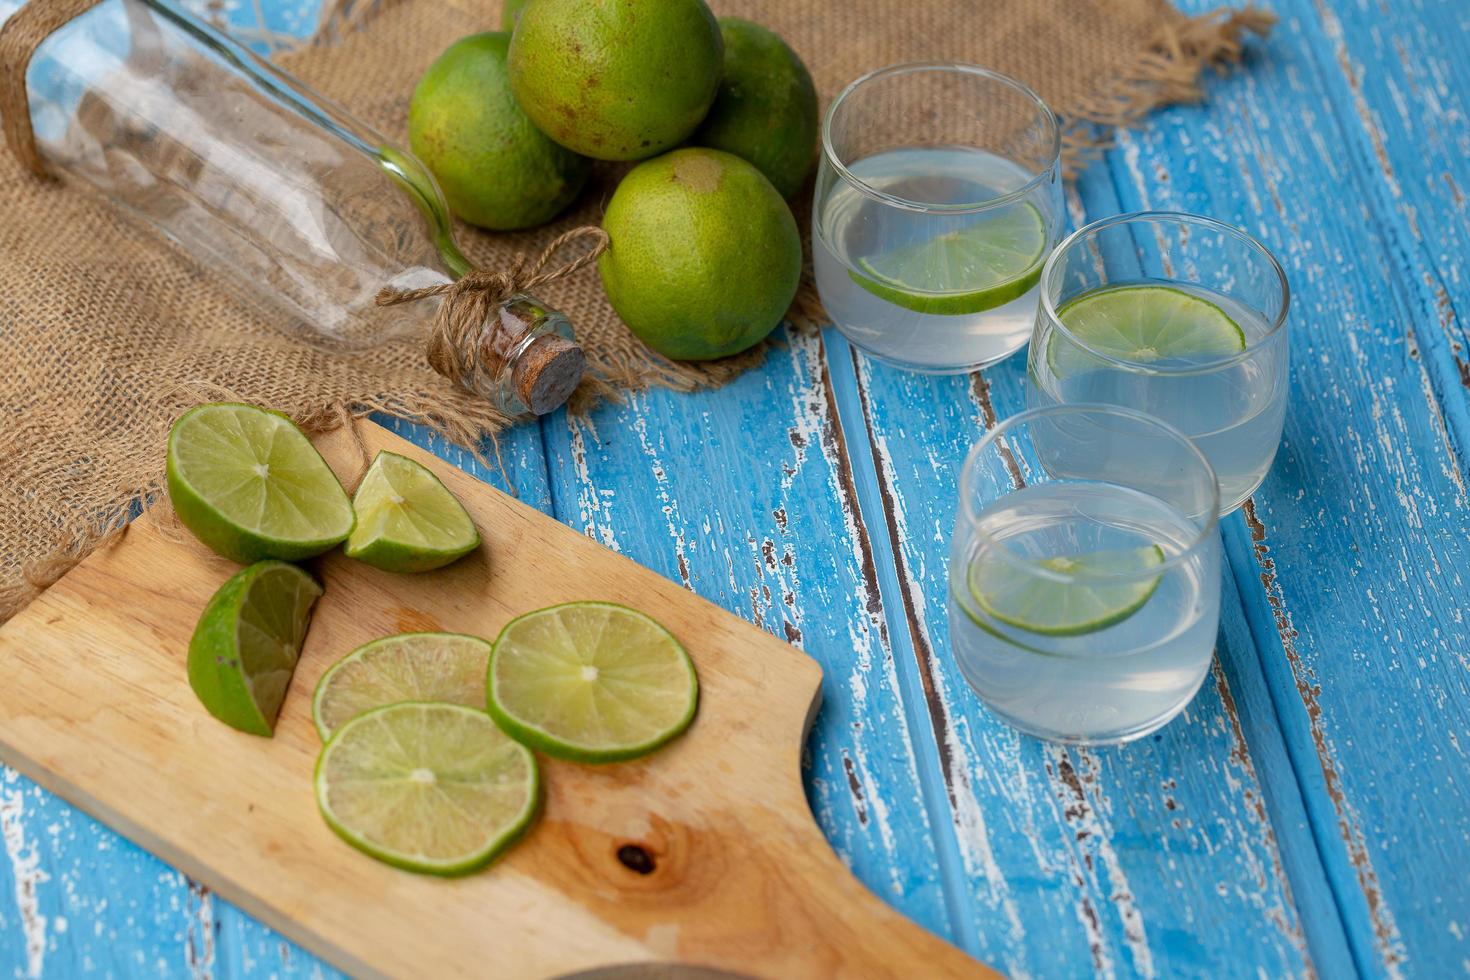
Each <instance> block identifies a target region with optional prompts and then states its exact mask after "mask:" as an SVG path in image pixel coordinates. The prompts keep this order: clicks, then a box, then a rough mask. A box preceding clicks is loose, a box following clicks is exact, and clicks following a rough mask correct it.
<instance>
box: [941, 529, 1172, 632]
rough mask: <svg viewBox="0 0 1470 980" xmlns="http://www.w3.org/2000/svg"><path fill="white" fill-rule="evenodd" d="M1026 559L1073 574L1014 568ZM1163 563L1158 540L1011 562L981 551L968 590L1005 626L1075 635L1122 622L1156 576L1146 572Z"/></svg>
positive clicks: (1142, 599) (1153, 585)
mask: <svg viewBox="0 0 1470 980" xmlns="http://www.w3.org/2000/svg"><path fill="white" fill-rule="evenodd" d="M1028 562H1029V563H1031V564H1033V565H1035V566H1037V567H1038V568H1043V569H1046V570H1048V571H1052V572H1057V573H1059V574H1063V575H1069V576H1077V578H1075V579H1073V580H1072V581H1066V582H1062V581H1057V580H1055V579H1049V578H1043V577H1042V576H1040V575H1034V574H1031V573H1029V572H1028V571H1026V570H1024V569H1022V568H1017V567H1016V563H1020V564H1025V563H1028ZM1163 563H1164V552H1163V550H1162V549H1161V548H1159V546H1158V545H1148V546H1147V547H1143V548H1118V549H1114V550H1108V551H1094V552H1090V553H1088V554H1085V555H1075V556H1057V557H1053V558H1041V559H1024V558H1017V559H1015V561H1014V562H1012V561H1006V560H1004V559H1002V558H1000V557H999V556H996V555H990V556H988V557H986V556H981V557H979V558H977V559H976V560H975V561H974V562H973V563H971V565H970V594H971V595H973V596H974V598H975V602H976V604H977V605H979V607H980V609H981V610H982V611H984V612H985V613H986V614H987V615H989V616H991V617H992V618H994V619H997V620H999V621H1000V622H1002V623H1005V624H1006V625H1007V626H1014V627H1015V628H1016V629H1021V630H1025V631H1027V632H1028V633H1039V634H1042V635H1044V636H1080V635H1082V634H1084V633H1093V632H1096V631H1097V630H1101V629H1105V628H1107V627H1109V626H1114V625H1116V624H1118V623H1121V622H1122V621H1123V620H1125V619H1127V618H1128V617H1129V616H1132V615H1133V614H1134V613H1136V612H1138V610H1140V609H1142V608H1143V606H1144V604H1145V603H1147V602H1148V600H1149V599H1150V597H1152V596H1153V594H1154V590H1155V589H1157V588H1158V587H1159V580H1160V578H1161V576H1159V575H1149V574H1148V572H1149V570H1150V569H1153V568H1157V567H1158V566H1160V565H1162V564H1163ZM1098 576H1115V577H1117V578H1118V581H1106V580H1100V579H1098V578H1097V577H1098Z"/></svg>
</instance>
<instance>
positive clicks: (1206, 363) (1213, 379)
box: [1027, 212, 1291, 513]
mask: <svg viewBox="0 0 1470 980" xmlns="http://www.w3.org/2000/svg"><path fill="white" fill-rule="evenodd" d="M1040 293H1041V297H1040V299H1041V302H1040V307H1039V309H1038V311H1037V316H1036V329H1035V332H1034V334H1033V335H1032V338H1031V352H1030V355H1029V370H1030V377H1029V380H1030V384H1029V386H1028V392H1027V401H1028V403H1029V404H1030V405H1032V406H1041V405H1054V404H1058V403H1061V404H1072V403H1078V402H1105V403H1108V404H1112V405H1125V406H1128V407H1130V408H1135V409H1138V410H1139V411H1142V412H1146V413H1148V414H1149V415H1155V416H1158V417H1159V418H1161V419H1163V420H1164V421H1166V422H1168V423H1169V424H1171V425H1173V426H1174V427H1175V428H1177V429H1179V430H1180V431H1181V432H1183V433H1184V434H1185V435H1187V436H1189V437H1190V438H1191V439H1192V440H1194V442H1195V444H1196V445H1198V446H1199V448H1200V449H1201V450H1202V451H1203V452H1204V454H1205V455H1206V456H1208V457H1209V460H1210V463H1211V464H1212V465H1213V466H1214V468H1215V473H1216V475H1217V476H1218V477H1219V480H1220V499H1221V505H1222V513H1229V512H1230V511H1232V510H1234V509H1235V508H1237V507H1239V506H1240V505H1241V504H1242V503H1244V502H1245V500H1246V498H1247V497H1249V496H1250V495H1251V494H1252V493H1253V492H1254V491H1255V489H1256V487H1258V486H1260V484H1261V481H1262V480H1263V479H1265V476H1266V471H1267V470H1269V469H1270V468H1271V462H1272V460H1273V459H1275V457H1276V447H1277V444H1278V443H1280V441H1281V429H1282V425H1283V423H1284V421H1285V418H1286V402H1287V383H1288V382H1287V358H1288V353H1289V345H1288V339H1287V325H1286V323H1287V321H1286V311H1287V307H1288V305H1289V304H1290V297H1291V293H1290V290H1289V289H1288V287H1287V282H1286V274H1285V273H1284V272H1283V271H1282V269H1281V265H1280V264H1279V263H1278V262H1277V261H1276V259H1275V258H1274V257H1273V256H1272V255H1271V253H1270V252H1268V251H1267V250H1266V248H1265V246H1263V245H1261V243H1260V242H1258V241H1256V240H1255V239H1254V238H1252V237H1250V236H1249V235H1247V234H1246V233H1245V232H1243V231H1240V230H1239V229H1237V228H1232V227H1231V226H1229V225H1226V224H1222V223H1220V222H1218V221H1214V220H1212V219H1210V218H1202V217H1199V216H1198V215H1192V214H1174V213H1167V212H1145V213H1140V214H1125V215H1120V216H1118V217H1115V218H1106V219H1104V220H1102V221H1098V222H1094V223H1093V224H1090V225H1088V226H1087V227H1085V228H1083V229H1081V230H1079V231H1077V232H1076V233H1075V234H1073V235H1072V236H1071V237H1070V238H1068V239H1067V240H1066V241H1064V242H1062V244H1061V245H1059V246H1057V249H1056V251H1055V252H1053V253H1052V255H1051V258H1050V259H1048V260H1047V263H1046V267H1045V268H1044V269H1043V270H1042V273H1041V286H1040Z"/></svg>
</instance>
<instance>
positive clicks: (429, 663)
mask: <svg viewBox="0 0 1470 980" xmlns="http://www.w3.org/2000/svg"><path fill="white" fill-rule="evenodd" d="M489 662H490V644H488V643H486V642H485V641H484V640H482V639H480V638H479V637H477V636H462V635H460V634H458V633H401V634H399V635H398V636H385V637H383V638H382V639H381V640H374V641H373V642H371V643H367V644H364V645H363V646H360V647H358V648H357V649H356V650H353V651H352V652H351V653H349V654H348V655H347V656H345V657H343V658H342V659H341V660H339V661H337V662H336V663H335V664H333V665H332V667H331V668H330V669H329V670H328V671H327V672H326V673H325V674H323V675H322V679H321V680H320V681H318V682H317V685H316V696H315V697H314V698H312V702H311V717H312V720H314V721H315V722H316V730H317V732H318V733H319V734H320V735H321V737H322V741H323V742H325V741H326V740H327V739H329V738H331V737H332V733H333V732H334V731H336V730H337V729H339V728H341V727H342V726H343V725H345V724H346V723H347V722H349V721H351V720H352V719H353V718H356V717H357V716H358V715H360V714H362V713H363V712H365V711H370V710H372V709H373V708H381V707H382V706H383V705H385V704H397V703H398V702H400V701H438V702H444V703H448V704H462V705H465V706H466V707H470V708H475V709H477V710H483V709H484V707H485V670H486V665H487V664H489Z"/></svg>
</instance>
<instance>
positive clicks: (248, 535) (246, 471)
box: [168, 403, 352, 563]
mask: <svg viewBox="0 0 1470 980" xmlns="http://www.w3.org/2000/svg"><path fill="white" fill-rule="evenodd" d="M168 495H169V499H170V500H172V501H173V505H174V510H175V511H176V512H177V513H178V515H179V520H180V521H182V522H183V523H184V526H185V527H187V528H188V529H189V530H190V531H193V532H194V535H195V536H196V537H198V538H199V540H200V541H203V542H204V543H205V544H207V545H209V547H211V548H213V549H214V550H215V551H217V552H218V553H219V554H221V555H224V556H225V557H226V558H231V559H234V560H235V561H238V562H241V563H248V562H252V561H259V560H261V559H262V558H280V559H284V560H286V561H297V560H299V559H302V558H309V557H311V556H312V555H318V554H321V553H322V552H324V551H327V550H329V549H331V548H333V547H335V546H336V545H338V544H340V543H341V542H342V541H343V539H345V538H346V537H347V533H348V532H349V531H351V530H352V504H351V502H350V501H348V499H347V494H345V493H344V492H343V491H342V485H341V484H340V483H338V482H337V477H336V476H334V475H333V473H332V470H331V468H330V467H328V466H327V464H326V461H325V460H323V459H322V457H321V454H320V453H318V452H317V451H316V448H315V447H314V446H312V444H311V440H309V439H307V438H306V436H305V435H303V434H302V432H301V430H300V429H298V428H296V426H294V425H292V424H291V420H290V419H288V418H286V416H284V415H281V414H280V413H278V412H269V411H266V410H265V409H263V408H256V407H255V406H253V405H236V404H231V403H216V404H210V405H200V406H198V407H197V408H193V409H190V410H189V411H188V412H185V413H184V415H183V416H181V417H180V418H179V420H178V421H177V422H175V423H174V425H173V428H172V429H171V430H170V431H169V435H168Z"/></svg>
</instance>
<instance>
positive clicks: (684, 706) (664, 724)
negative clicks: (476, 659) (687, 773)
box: [488, 602, 699, 762]
mask: <svg viewBox="0 0 1470 980" xmlns="http://www.w3.org/2000/svg"><path fill="white" fill-rule="evenodd" d="M488 689H489V690H488V694H489V699H488V700H489V708H490V716H491V717H492V718H494V719H495V720H496V721H497V722H499V724H500V727H501V728H504V729H505V730H506V731H507V732H509V733H510V734H511V735H512V736H513V737H514V738H516V739H518V740H520V741H521V742H524V743H525V744H527V745H529V746H531V747H532V748H534V749H536V750H538V751H541V752H545V753H546V754H547V755H550V756H555V757H556V758H558V759H570V760H572V761H574V762H616V761H618V760H621V759H633V758H636V757H638V756H640V755H645V754H647V753H649V752H652V751H653V750H654V749H656V748H658V747H659V746H660V745H663V744H664V743H665V742H667V741H669V740H670V739H672V738H673V737H674V736H676V735H678V734H679V733H680V732H682V731H683V730H684V729H685V728H687V727H688V726H689V722H690V721H692V720H693V718H694V708H695V705H696V704H697V703H698V701H699V682H698V680H697V679H696V677H695V674H694V664H693V663H692V662H691V661H690V660H689V655H688V654H687V653H685V652H684V648H683V647H682V646H680V645H679V641H678V640H676V639H674V637H673V636H672V635H670V633H669V631H668V630H666V629H664V628H663V627H662V626H660V625H659V624H658V623H656V622H654V621H653V620H652V619H650V618H649V617H647V616H645V615H643V614H642V613H640V612H638V611H636V610H633V609H629V608H628V607H626V606H619V605H614V604H613V603H609V602H569V603H567V604H565V605H561V606H552V607H550V608H549V609H541V610H538V611H536V612H532V613H527V614H526V615H524V616H521V617H519V618H517V619H513V620H511V621H510V623H508V624H507V625H506V627H505V629H503V630H501V632H500V637H499V638H498V639H497V640H496V641H495V652H494V653H493V654H492V655H491V658H490V677H489V683H488Z"/></svg>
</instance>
